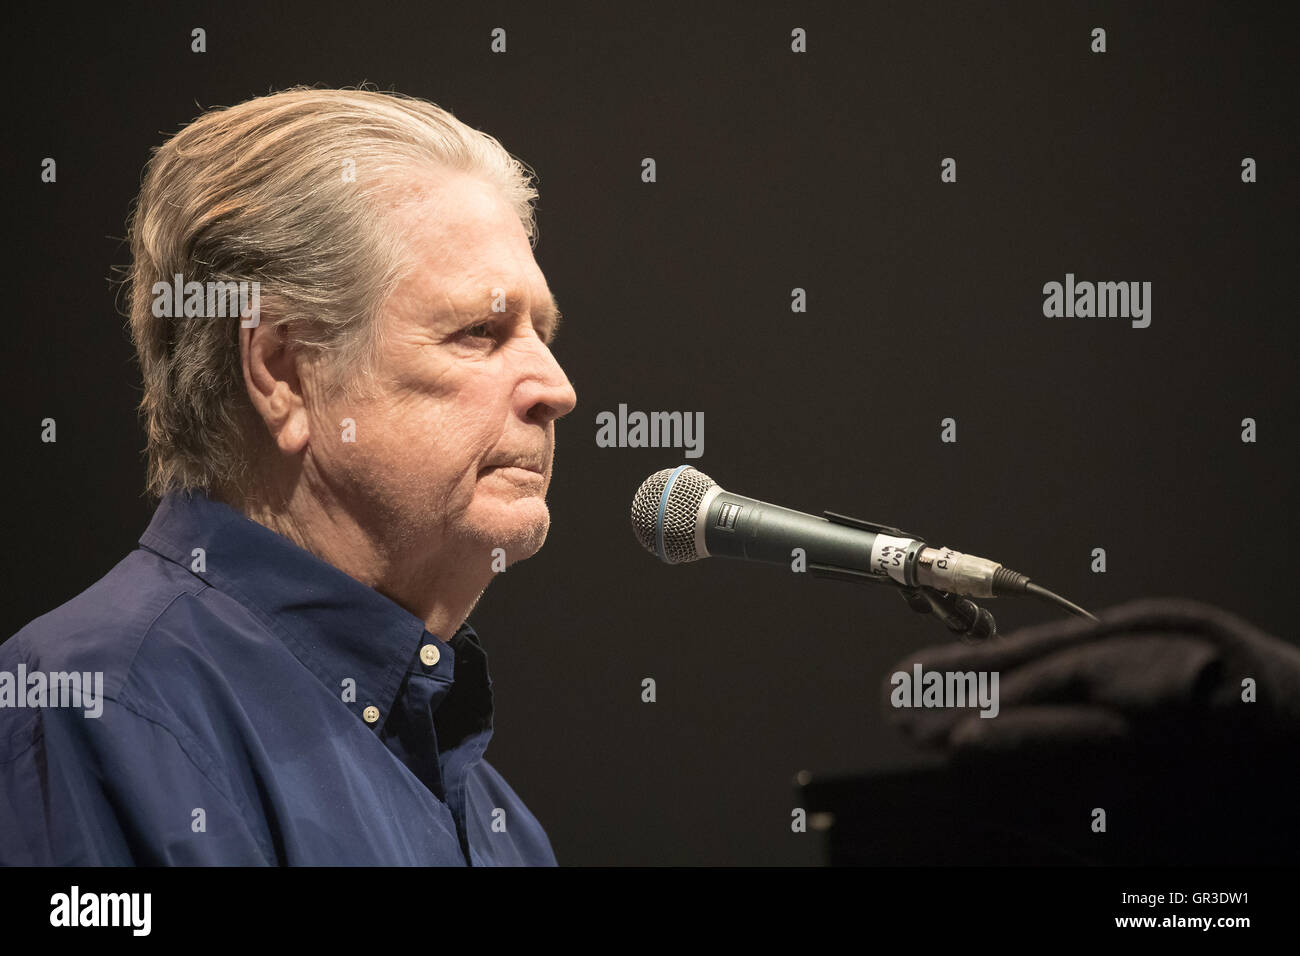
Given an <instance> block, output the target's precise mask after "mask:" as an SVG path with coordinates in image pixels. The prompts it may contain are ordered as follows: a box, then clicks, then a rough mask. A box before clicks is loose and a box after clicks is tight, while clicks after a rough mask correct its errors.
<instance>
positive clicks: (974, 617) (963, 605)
mask: <svg viewBox="0 0 1300 956" xmlns="http://www.w3.org/2000/svg"><path fill="white" fill-rule="evenodd" d="M822 514H824V515H825V516H826V518H827V520H828V521H831V522H832V523H834V524H843V525H848V526H849V527H853V528H860V529H862V530H864V531H872V532H875V533H877V534H889V535H893V536H895V537H899V538H914V539H916V540H918V541H920V540H924V539H922V538H921V537H920V536H919V535H915V534H909V533H908V532H906V531H900V530H899V529H898V528H892V527H890V526H889V525H883V524H877V523H876V522H874V521H864V520H863V519H861V518H851V517H849V516H848V515H842V514H837V513H836V512H834V511H824V512H822ZM808 570H809V571H811V572H812V573H813V574H814V575H815V576H817V577H819V578H828V579H831V580H835V581H853V582H858V583H870V584H886V585H892V586H893V587H895V588H897V589H898V590H899V592H900V593H901V594H902V596H903V600H904V601H905V602H906V603H907V606H908V607H910V608H911V609H912V610H913V611H915V612H916V613H918V614H933V615H934V616H935V617H936V618H938V619H939V620H940V621H942V622H943V624H944V626H945V627H947V628H948V630H950V631H952V632H953V633H954V634H956V635H957V636H958V637H959V638H961V640H962V641H963V642H964V643H966V644H979V643H981V642H983V641H987V640H989V639H990V638H993V637H997V635H998V626H997V622H996V621H994V620H993V615H992V614H990V613H989V612H988V611H986V610H984V609H983V608H982V607H980V606H979V605H978V604H976V603H975V602H974V601H972V600H971V599H970V598H967V597H963V596H962V595H960V594H952V593H950V592H948V591H940V590H938V589H937V588H931V587H926V586H925V585H923V584H918V585H916V586H915V587H912V586H909V585H906V584H900V583H899V582H897V581H895V580H894V579H893V578H891V577H882V576H880V575H877V574H869V573H867V572H866V571H860V570H857V569H854V568H842V567H837V566H835V565H832V564H809V565H808Z"/></svg>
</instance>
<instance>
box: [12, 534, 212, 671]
mask: <svg viewBox="0 0 1300 956" xmlns="http://www.w3.org/2000/svg"><path fill="white" fill-rule="evenodd" d="M207 588H208V585H207V584H205V583H204V582H203V581H202V580H200V579H199V578H198V577H197V576H195V575H193V574H190V573H189V572H188V571H187V570H186V569H184V568H182V567H181V566H180V565H178V564H176V563H175V562H173V561H169V560H167V559H166V558H163V557H161V556H159V555H157V554H154V553H153V552H152V551H148V550H146V549H144V548H137V549H136V550H134V551H132V552H131V553H130V554H128V555H127V556H126V557H125V558H123V559H122V560H121V561H119V562H118V563H117V565H115V566H114V567H113V569H112V570H110V571H109V572H108V573H107V574H105V575H104V576H103V577H102V578H100V579H99V580H98V581H96V582H95V583H94V584H92V585H91V586H90V587H88V588H86V590H84V591H82V592H81V593H80V594H78V595H77V596H76V597H74V598H72V599H71V600H69V601H67V602H65V603H64V604H61V605H60V606H59V607H57V608H55V609H54V610H52V611H49V612H47V613H45V614H42V615H41V616H40V617H37V618H35V619H33V620H32V621H31V622H29V623H28V624H27V625H26V626H25V627H23V628H22V629H21V630H19V631H18V632H17V633H16V634H14V636H13V637H11V638H10V639H9V640H7V641H5V642H4V644H2V645H0V671H9V672H12V671H13V669H14V667H15V666H17V665H18V664H23V665H25V669H26V670H27V671H29V672H30V671H32V670H33V669H37V670H40V671H42V672H46V673H50V672H65V671H81V672H85V671H90V672H94V673H102V674H103V675H104V688H105V692H106V693H107V694H108V695H109V696H111V697H116V696H117V695H118V693H119V692H120V691H121V689H122V687H123V686H124V685H125V683H126V681H127V679H128V677H129V675H130V673H131V669H132V667H133V665H134V664H135V663H136V659H137V657H138V655H139V654H140V651H141V648H142V646H143V645H144V644H145V640H146V638H147V637H150V636H156V635H166V634H167V632H168V629H167V628H162V627H159V626H158V624H159V621H160V620H161V619H163V618H164V616H165V614H166V612H167V611H168V610H169V609H171V608H172V607H173V605H175V604H176V603H177V602H186V601H187V600H189V601H191V602H192V599H194V598H196V597H197V596H198V595H199V594H200V593H201V592H202V591H204V590H206V589H207Z"/></svg>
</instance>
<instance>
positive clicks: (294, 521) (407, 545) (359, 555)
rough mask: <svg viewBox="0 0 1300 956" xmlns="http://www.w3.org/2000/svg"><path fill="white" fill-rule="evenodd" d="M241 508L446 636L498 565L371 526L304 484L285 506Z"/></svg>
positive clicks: (257, 501) (252, 503)
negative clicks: (308, 490)
mask: <svg viewBox="0 0 1300 956" xmlns="http://www.w3.org/2000/svg"><path fill="white" fill-rule="evenodd" d="M236 510H239V511H242V512H243V514H244V515H245V516H246V517H248V518H250V519H251V520H253V521H256V522H257V523H258V524H261V525H264V526H265V527H267V528H269V529H270V530H272V531H274V532H276V533H277V534H280V535H283V536H284V537H286V538H288V539H289V540H290V541H292V542H293V543H294V544H296V545H298V547H300V548H302V549H303V550H305V551H309V552H311V553H312V554H314V555H316V557H318V558H320V559H321V560H322V561H325V562H326V563H328V564H331V565H333V566H334V567H336V568H338V569H339V570H340V571H342V572H343V573H345V574H347V575H348V576H350V577H352V578H355V579H356V580H358V581H360V582H361V583H362V584H365V585H366V586H367V587H371V588H374V589H375V590H376V591H378V592H379V593H380V594H382V595H384V596H385V597H387V598H389V599H390V600H391V601H393V602H394V603H395V604H398V605H399V606H401V607H403V608H405V609H406V610H407V611H409V612H410V613H412V614H414V615H415V616H416V617H418V618H420V620H422V621H424V625H425V628H426V629H427V630H428V631H429V633H430V634H433V635H434V636H435V637H437V638H439V639H440V640H442V641H444V642H446V641H450V640H451V638H452V635H454V634H455V633H456V631H457V630H458V629H459V628H460V626H461V625H462V624H463V623H464V622H465V619H466V618H467V617H469V613H470V611H472V610H473V608H474V605H475V604H476V603H477V602H478V599H479V598H480V597H481V596H482V594H483V592H484V591H485V590H486V589H487V586H488V584H489V583H491V579H492V574H491V572H490V568H486V567H484V568H482V569H480V568H478V567H477V566H478V565H482V564H484V562H481V561H472V560H468V559H467V556H465V555H460V554H457V553H456V552H455V550H454V549H452V548H450V547H439V546H437V545H434V546H433V547H429V546H428V544H427V543H422V542H419V541H414V540H411V539H410V536H409V534H408V533H403V532H402V531H399V532H395V533H392V534H389V533H385V532H384V531H383V530H382V529H381V528H376V529H373V530H371V529H368V528H367V527H365V526H363V525H362V524H361V523H359V522H358V521H356V520H355V519H354V518H353V516H352V515H351V514H349V513H348V511H347V510H346V509H343V508H341V507H329V506H328V505H327V504H326V503H323V502H321V501H320V500H319V499H318V498H316V497H314V496H311V495H307V494H305V493H304V492H303V491H302V489H301V487H299V488H298V489H295V492H294V493H292V494H291V495H290V496H289V497H288V499H287V500H285V501H284V502H283V504H281V505H279V506H278V507H272V506H270V505H268V504H267V503H266V501H265V500H264V499H262V498H260V497H253V498H250V499H249V500H247V501H246V502H245V503H244V505H243V506H242V507H238V506H237V507H236ZM409 530H410V529H404V531H405V532H409Z"/></svg>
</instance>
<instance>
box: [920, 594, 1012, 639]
mask: <svg viewBox="0 0 1300 956" xmlns="http://www.w3.org/2000/svg"><path fill="white" fill-rule="evenodd" d="M898 590H899V592H900V593H901V594H902V595H903V600H904V601H906V602H907V606H908V607H910V608H911V609H912V610H913V611H916V612H917V613H918V614H934V615H935V616H936V617H937V618H938V619H939V620H941V621H943V623H944V625H945V626H946V627H947V628H948V630H950V631H952V632H953V633H954V634H956V635H957V636H958V637H959V638H961V640H962V641H963V642H964V643H966V644H979V643H982V642H984V641H987V640H989V639H990V638H993V637H997V635H998V626H997V622H996V621H994V620H993V615H992V614H990V613H989V612H988V611H986V610H984V609H983V608H982V607H980V606H979V605H978V604H976V603H975V602H974V601H972V600H971V599H970V598H966V597H962V596H961V595H960V594H950V593H949V592H947V591H938V590H935V589H934V588H929V587H925V586H923V585H922V586H919V587H908V586H907V585H899V588H898Z"/></svg>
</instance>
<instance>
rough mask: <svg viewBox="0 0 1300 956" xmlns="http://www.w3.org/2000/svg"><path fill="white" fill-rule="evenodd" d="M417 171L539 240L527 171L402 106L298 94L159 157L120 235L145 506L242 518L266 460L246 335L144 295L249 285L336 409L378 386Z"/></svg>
mask: <svg viewBox="0 0 1300 956" xmlns="http://www.w3.org/2000/svg"><path fill="white" fill-rule="evenodd" d="M418 169H434V170H456V171H460V172H465V173H469V174H471V175H474V176H476V177H478V178H480V179H483V180H485V181H487V182H489V183H491V184H492V185H494V186H496V187H497V189H499V190H500V194H501V196H502V198H503V199H504V200H505V201H506V202H507V203H508V204H509V205H510V206H511V208H513V209H514V210H515V211H516V212H517V213H518V215H519V218H520V221H521V222H522V223H523V226H524V231H525V233H526V234H527V236H528V239H529V241H530V243H535V242H536V236H537V227H536V221H535V218H534V210H533V202H534V200H535V199H536V198H537V190H536V188H535V186H534V176H533V172H532V170H531V169H529V168H528V167H527V166H526V165H524V164H523V163H522V162H520V161H519V160H517V159H515V158H514V157H513V156H511V155H510V154H509V153H508V152H507V151H506V150H505V149H504V148H503V147H502V145H501V144H500V143H499V142H498V141H497V140H496V139H494V138H493V137H491V136H489V135H487V134H486V133H483V132H480V131H478V130H475V129H472V128H471V127H469V126H466V125H465V124H464V123H462V122H461V121H460V120H458V119H456V117H454V116H452V115H451V114H450V113H449V112H447V111H446V110H443V109H441V108H440V107H438V106H435V105H434V104H432V103H429V102H427V101H425V100H420V99H416V98H414V97H408V96H404V95H401V94H397V93H384V92H379V91H373V90H367V89H348V90H326V89H312V88H309V87H295V88H293V89H289V90H285V91H282V92H279V93H274V94H271V95H269V96H262V97H258V98H257V99H252V100H248V101H247V102H244V103H240V104H239V105H237V106H232V107H229V108H226V109H214V110H211V111H209V112H206V113H204V114H203V115H201V116H200V117H199V118H198V119H196V120H195V121H194V122H192V123H191V124H189V125H188V126H186V127H185V128H184V129H182V130H181V131H180V132H179V133H177V134H176V135H175V136H173V137H172V138H171V139H169V140H168V141H167V142H166V143H164V144H163V145H162V146H161V147H159V148H158V149H156V150H155V152H154V155H153V157H152V158H151V159H150V161H149V164H148V166H147V167H146V169H145V174H144V181H143V185H142V186H141V189H140V195H139V198H138V199H137V201H136V204H135V208H134V209H133V211H132V213H131V217H130V221H129V236H130V245H131V259H132V263H131V267H130V270H129V273H128V277H127V289H128V290H129V303H130V305H129V309H130V325H131V337H132V341H133V342H134V343H135V347H136V352H137V354H138V357H139V361H140V368H141V371H142V373H143V377H144V395H143V398H142V399H141V402H140V413H141V417H142V418H143V420H144V424H145V430H146V433H147V436H148V446H147V450H148V459H149V465H148V490H149V491H151V492H152V493H154V494H155V495H158V496H160V497H161V496H162V495H164V494H166V493H167V492H168V491H171V490H173V489H185V490H188V489H203V490H205V491H207V492H209V493H211V494H214V495H217V496H219V497H221V498H223V499H225V500H228V501H232V503H233V502H241V501H242V500H243V498H244V496H245V495H247V494H248V493H249V489H250V487H251V486H252V485H253V484H254V483H255V482H256V476H257V467H258V460H257V459H258V456H259V454H260V451H261V450H262V449H265V448H267V447H269V437H268V435H267V431H266V427H265V425H264V424H263V423H262V421H261V419H260V418H259V417H258V416H257V414H256V412H255V411H254V409H253V407H252V404H251V402H250V401H249V399H248V393H247V390H246V387H245V384H244V377H243V371H242V364H241V360H240V353H239V329H240V322H239V321H238V320H237V319H195V318H189V319H185V318H164V317H158V316H156V315H155V314H154V311H155V310H154V302H155V297H154V292H153V288H154V285H155V283H158V282H165V283H168V284H170V283H171V282H172V281H173V277H174V276H176V275H181V276H182V277H183V281H185V282H199V283H208V282H241V281H244V282H254V281H255V282H257V283H258V284H259V288H260V309H261V321H262V322H266V323H270V324H271V325H272V326H283V327H284V328H283V332H284V334H286V336H287V337H288V341H289V342H290V343H291V344H296V345H297V346H299V347H301V348H303V349H304V350H306V351H308V352H310V353H313V354H317V355H319V354H322V353H329V356H328V358H329V360H328V362H327V363H326V365H327V369H326V383H325V384H326V388H327V389H329V390H330V391H331V392H332V393H334V394H338V393H339V391H340V390H341V391H342V392H343V393H345V394H346V393H348V392H350V391H351V390H353V389H354V388H359V387H360V386H361V384H362V383H363V382H364V381H366V380H367V379H368V378H369V377H370V376H371V375H372V373H373V371H374V369H375V366H376V359H377V355H378V354H379V348H380V344H381V339H380V335H379V323H378V321H377V320H378V317H379V315H380V312H381V310H382V308H383V304H384V302H385V301H386V300H387V298H388V296H389V295H390V294H391V293H392V291H393V289H394V288H395V287H396V286H397V284H398V283H399V282H400V281H401V280H402V278H403V277H404V276H405V275H406V273H407V271H408V270H409V268H410V266H411V263H410V262H408V261H407V253H406V249H405V244H404V242H403V240H402V239H401V238H400V237H399V236H398V235H397V231H396V230H394V229H391V228H389V224H388V220H387V219H386V217H385V208H386V206H388V205H391V204H392V203H393V202H395V201H397V197H399V196H400V195H401V194H402V190H403V186H404V183H405V182H406V181H409V180H410V179H411V173H412V171H413V170H418ZM205 287H206V286H205ZM208 288H210V287H208Z"/></svg>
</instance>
